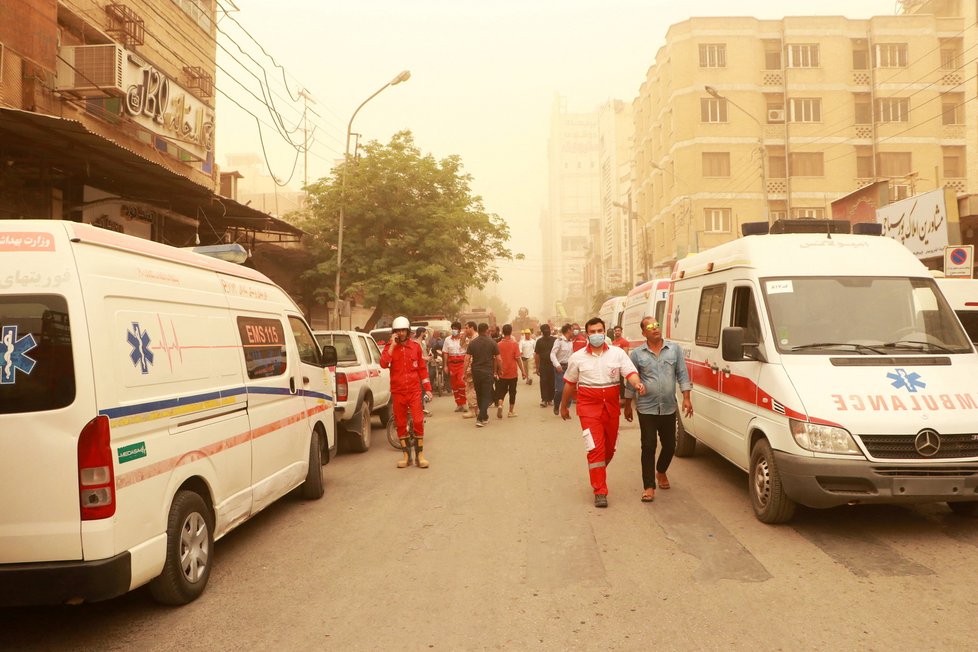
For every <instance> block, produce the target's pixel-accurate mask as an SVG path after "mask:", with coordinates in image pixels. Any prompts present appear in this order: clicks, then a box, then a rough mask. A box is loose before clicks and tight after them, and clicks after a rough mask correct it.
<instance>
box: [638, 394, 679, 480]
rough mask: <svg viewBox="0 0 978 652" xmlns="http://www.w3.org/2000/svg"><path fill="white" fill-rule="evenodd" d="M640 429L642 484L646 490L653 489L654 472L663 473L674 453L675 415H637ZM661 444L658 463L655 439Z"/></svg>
mask: <svg viewBox="0 0 978 652" xmlns="http://www.w3.org/2000/svg"><path fill="white" fill-rule="evenodd" d="M638 425H639V427H640V428H641V429H642V482H643V485H644V487H645V488H646V489H655V472H656V471H658V472H659V473H665V472H666V470H668V468H669V463H670V462H672V456H673V455H674V454H675V452H676V414H675V412H674V413H672V414H642V413H641V412H639V413H638ZM657 438H658V439H659V440H660V441H661V442H662V452H661V453H660V454H659V461H658V462H656V461H655V446H656V439H657Z"/></svg>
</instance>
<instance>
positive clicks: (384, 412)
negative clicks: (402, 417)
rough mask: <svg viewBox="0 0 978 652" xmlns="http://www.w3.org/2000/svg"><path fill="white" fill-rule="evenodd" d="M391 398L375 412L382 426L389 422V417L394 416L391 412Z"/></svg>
mask: <svg viewBox="0 0 978 652" xmlns="http://www.w3.org/2000/svg"><path fill="white" fill-rule="evenodd" d="M391 400H393V399H390V400H388V401H387V405H385V406H384V407H383V408H382V409H381V411H380V412H378V413H377V416H379V417H380V425H382V426H386V425H387V424H388V423H390V421H391V419H393V418H394V413H393V412H391Z"/></svg>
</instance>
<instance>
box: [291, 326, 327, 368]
mask: <svg viewBox="0 0 978 652" xmlns="http://www.w3.org/2000/svg"><path fill="white" fill-rule="evenodd" d="M289 326H291V327H292V337H294V338H295V345H296V347H297V348H298V349H299V359H300V360H301V361H302V362H305V363H306V364H314V365H316V366H318V367H321V366H323V363H322V360H320V358H319V346H317V345H316V338H315V337H313V336H312V331H310V330H309V327H308V326H306V322H304V321H302V320H301V319H299V318H298V317H289Z"/></svg>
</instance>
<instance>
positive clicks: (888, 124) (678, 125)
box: [632, 2, 975, 276]
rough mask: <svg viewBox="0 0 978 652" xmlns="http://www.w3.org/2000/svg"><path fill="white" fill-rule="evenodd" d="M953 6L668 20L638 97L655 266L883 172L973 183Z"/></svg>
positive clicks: (912, 186)
mask: <svg viewBox="0 0 978 652" xmlns="http://www.w3.org/2000/svg"><path fill="white" fill-rule="evenodd" d="M944 4H948V5H951V4H956V3H953V2H951V3H944ZM973 9H974V7H972V10H973ZM956 14H958V12H957V11H950V10H949V11H946V12H945V13H944V14H941V15H934V14H932V13H926V12H921V13H915V14H912V15H911V14H904V15H899V16H882V17H874V18H871V19H866V20H850V19H846V18H842V17H811V16H809V17H791V18H784V19H783V20H758V19H755V18H749V17H744V18H694V19H690V20H687V21H684V22H682V23H678V24H676V25H673V26H671V27H670V28H669V30H668V32H667V35H666V43H665V45H664V46H663V47H662V48H661V49H660V50H659V51H658V53H657V55H656V60H655V63H654V64H653V65H652V66H651V67H650V68H649V70H648V73H647V75H646V79H645V81H644V82H643V83H642V85H641V87H640V89H639V95H638V97H637V98H635V100H634V102H633V114H634V124H635V155H634V159H633V166H634V168H633V183H632V195H633V201H634V202H635V204H636V209H635V210H636V212H637V214H638V217H639V220H640V221H641V222H642V228H646V229H648V230H649V232H650V234H651V238H650V250H649V258H650V260H649V265H650V267H651V268H652V270H653V274H654V275H658V276H664V275H668V274H669V272H670V271H671V269H672V266H673V265H674V263H675V262H676V260H677V259H679V258H682V257H684V256H685V255H686V254H687V253H689V252H694V251H698V250H700V249H704V248H708V247H711V246H715V245H717V244H720V243H722V242H725V241H727V240H730V239H733V238H735V237H738V236H739V235H740V225H741V224H743V223H744V222H752V221H765V220H767V221H774V220H776V219H784V218H828V217H831V209H830V202H831V201H832V200H834V199H836V198H838V197H841V196H843V195H846V194H848V193H850V192H853V191H854V190H857V189H859V188H861V187H863V186H866V185H869V184H872V183H874V182H877V181H881V180H886V181H889V184H890V195H891V200H892V199H900V198H902V197H906V196H910V195H913V194H917V193H919V192H923V191H927V190H933V189H935V188H938V187H944V186H947V187H950V188H953V189H954V190H956V191H957V192H960V193H964V192H966V191H968V189H969V183H970V182H969V181H968V179H969V177H971V178H972V179H974V178H975V175H974V174H971V175H969V174H968V172H969V169H970V167H972V166H973V165H974V164H973V163H970V164H969V161H968V157H967V155H966V144H967V142H968V136H967V134H968V131H967V130H968V129H969V127H968V123H969V121H968V117H967V116H968V115H969V113H970V111H973V110H974V108H973V107H970V104H974V103H973V102H972V103H968V102H967V101H966V93H965V84H966V83H967V81H968V79H967V77H968V74H967V72H966V69H965V59H966V57H965V56H964V48H965V38H966V37H965V34H967V33H968V31H969V30H966V29H965V27H966V20H965V19H964V18H962V17H961V16H960V15H956ZM971 24H972V25H973V20H972V23H971ZM970 31H971V32H973V31H974V30H973V29H972V30H970ZM967 38H974V37H973V35H972V36H969V37H967ZM973 68H974V66H973V64H972V65H971V66H970V69H973ZM972 129H973V127H972Z"/></svg>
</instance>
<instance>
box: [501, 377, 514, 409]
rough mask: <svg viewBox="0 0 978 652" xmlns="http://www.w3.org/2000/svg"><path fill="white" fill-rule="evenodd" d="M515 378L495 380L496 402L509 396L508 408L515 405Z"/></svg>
mask: <svg viewBox="0 0 978 652" xmlns="http://www.w3.org/2000/svg"><path fill="white" fill-rule="evenodd" d="M516 381H517V379H516V378H497V379H496V402H497V403H498V402H499V401H501V400H503V399H504V398H506V394H509V406H510V407H512V406H514V405H516V384H517V383H516Z"/></svg>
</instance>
